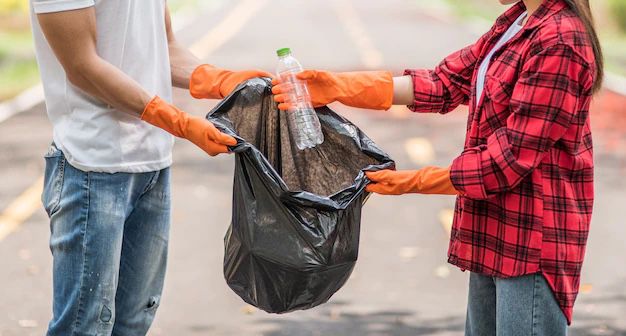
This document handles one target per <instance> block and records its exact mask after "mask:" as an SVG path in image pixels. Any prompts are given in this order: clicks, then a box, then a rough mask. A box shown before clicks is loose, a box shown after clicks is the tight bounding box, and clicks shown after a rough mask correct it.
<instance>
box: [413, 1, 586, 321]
mask: <svg viewBox="0 0 626 336" xmlns="http://www.w3.org/2000/svg"><path fill="white" fill-rule="evenodd" d="M524 11H525V7H524V4H523V3H522V2H521V1H520V2H519V3H517V4H516V5H514V6H513V7H512V8H510V9H509V10H508V11H507V12H506V13H504V14H503V15H502V16H501V17H500V18H498V20H497V21H496V23H495V25H494V26H493V27H492V29H491V30H490V31H489V32H488V33H487V34H485V35H484V36H483V37H482V38H480V39H479V40H478V42H477V43H476V44H474V45H471V46H469V47H467V48H465V49H462V50H460V51H458V52H456V53H454V54H452V55H450V56H448V57H447V58H446V59H445V60H444V61H443V62H442V63H440V64H439V65H438V66H437V67H436V68H435V69H434V70H407V71H406V74H408V75H411V76H412V77H413V82H414V87H415V102H414V104H413V105H412V106H410V108H411V109H412V110H414V111H419V112H436V113H447V112H449V111H452V110H453V109H455V108H456V107H457V106H458V105H460V104H468V105H469V119H468V126H467V136H466V141H465V148H464V151H463V153H462V154H461V155H460V156H459V157H458V158H456V159H455V160H454V162H453V164H452V167H451V179H452V183H453V184H454V186H455V187H456V189H457V190H459V191H460V192H461V194H462V196H460V197H459V198H458V199H457V203H456V210H455V217H454V224H453V228H452V235H451V237H450V246H449V252H448V254H449V262H450V263H451V264H454V265H456V266H458V267H460V268H461V269H464V270H469V271H472V272H476V273H480V274H485V275H490V276H496V277H505V278H506V277H516V276H522V275H525V274H532V273H537V272H541V273H542V274H543V275H544V276H545V278H546V279H547V282H548V283H549V285H550V287H551V288H552V291H553V292H554V295H555V297H556V299H557V301H558V302H559V304H560V306H561V309H562V310H563V312H564V313H565V316H566V317H567V320H568V323H571V318H572V309H573V305H574V300H575V299H576V295H577V293H578V288H579V281H580V271H581V266H582V263H583V258H584V255H585V247H586V242H587V235H588V232H589V222H590V220H591V212H592V206H593V197H594V188H593V153H592V141H591V131H590V125H589V105H590V102H591V96H592V85H593V82H594V78H595V75H596V71H595V65H594V64H595V63H594V62H595V59H594V54H593V49H592V46H591V44H590V39H589V36H588V34H587V33H586V30H585V27H584V25H583V23H582V21H581V20H580V19H579V18H578V17H577V16H576V15H575V14H574V12H573V11H572V10H571V9H570V8H569V7H568V5H567V4H566V3H565V2H564V1H562V0H546V1H545V2H544V3H543V5H542V6H541V7H540V8H539V9H538V10H537V12H536V13H535V14H533V16H532V17H530V18H529V20H528V22H527V24H526V25H525V27H524V29H523V30H522V31H521V32H520V33H519V34H518V35H517V36H515V37H514V38H513V39H512V40H510V41H509V42H508V43H507V44H505V45H504V46H503V47H502V48H501V49H500V50H499V51H498V52H496V54H495V55H494V56H493V59H492V61H491V65H490V67H489V71H488V72H487V77H486V81H485V88H484V96H483V98H482V100H481V101H480V104H479V105H478V106H477V107H476V106H475V105H476V99H477V97H476V88H475V85H476V75H477V71H478V67H479V65H480V63H481V62H482V60H483V59H484V57H485V56H486V55H487V54H488V53H489V51H490V50H491V49H492V48H493V47H494V45H495V44H496V42H497V41H498V40H499V39H500V37H501V36H502V34H503V33H504V32H505V31H506V30H507V29H508V28H509V27H510V26H511V24H513V22H514V21H515V20H516V19H517V18H518V17H519V16H520V15H521V14H522V13H523V12H524Z"/></svg>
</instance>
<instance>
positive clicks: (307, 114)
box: [276, 48, 324, 150]
mask: <svg viewBox="0 0 626 336" xmlns="http://www.w3.org/2000/svg"><path fill="white" fill-rule="evenodd" d="M276 54H278V67H277V69H276V72H277V75H278V76H279V77H280V79H281V80H282V82H283V83H289V84H291V87H292V89H291V91H290V92H289V94H288V96H287V102H289V103H290V104H291V108H290V109H289V111H287V120H288V122H289V131H290V133H291V139H292V140H293V141H294V142H295V143H296V146H297V147H298V149H300V150H303V149H306V148H313V147H315V146H317V145H319V144H321V143H322V142H324V134H323V133H322V126H321V125H320V120H319V119H318V117H317V114H316V113H315V109H314V108H313V104H311V96H310V95H309V89H308V88H307V86H306V83H305V82H303V81H301V80H299V79H298V78H296V75H297V74H298V73H300V72H302V65H300V62H298V60H297V59H296V58H295V57H293V56H292V55H291V50H290V49H289V48H283V49H279V50H278V51H276Z"/></svg>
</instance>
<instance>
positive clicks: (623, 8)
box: [610, 0, 626, 32]
mask: <svg viewBox="0 0 626 336" xmlns="http://www.w3.org/2000/svg"><path fill="white" fill-rule="evenodd" d="M610 5H611V11H612V12H613V15H614V16H615V21H616V23H617V25H618V26H619V27H620V29H622V31H624V32H626V0H610Z"/></svg>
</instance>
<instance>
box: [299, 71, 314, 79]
mask: <svg viewBox="0 0 626 336" xmlns="http://www.w3.org/2000/svg"><path fill="white" fill-rule="evenodd" d="M317 74H318V71H317V70H304V71H302V72H300V73H299V74H297V75H296V78H298V79H299V80H311V79H315V77H317Z"/></svg>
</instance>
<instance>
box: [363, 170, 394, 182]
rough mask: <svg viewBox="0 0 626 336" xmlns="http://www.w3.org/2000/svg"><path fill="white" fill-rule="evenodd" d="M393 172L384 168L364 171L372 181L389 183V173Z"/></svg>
mask: <svg viewBox="0 0 626 336" xmlns="http://www.w3.org/2000/svg"><path fill="white" fill-rule="evenodd" d="M393 173H394V171H393V170H389V169H385V170H379V171H373V172H372V171H368V172H365V176H367V178H368V179H370V181H372V182H374V183H389V182H390V181H391V174H393Z"/></svg>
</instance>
